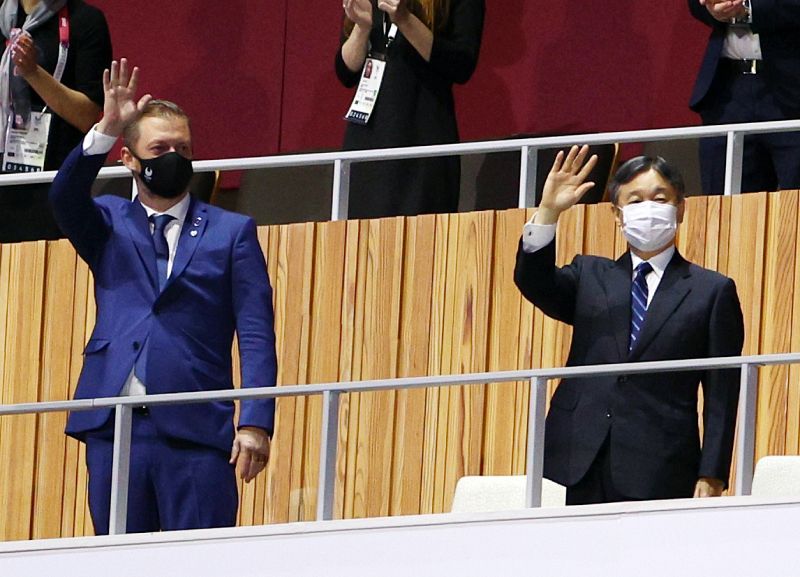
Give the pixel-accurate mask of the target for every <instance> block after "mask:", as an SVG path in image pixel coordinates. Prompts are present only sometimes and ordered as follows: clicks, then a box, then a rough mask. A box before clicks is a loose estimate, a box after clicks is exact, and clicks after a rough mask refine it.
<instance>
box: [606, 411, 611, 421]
mask: <svg viewBox="0 0 800 577" xmlns="http://www.w3.org/2000/svg"><path fill="white" fill-rule="evenodd" d="M610 418H611V411H606V419H610Z"/></svg>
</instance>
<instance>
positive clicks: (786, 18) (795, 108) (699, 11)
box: [688, 0, 800, 117]
mask: <svg viewBox="0 0 800 577" xmlns="http://www.w3.org/2000/svg"><path fill="white" fill-rule="evenodd" d="M688 2H689V9H690V10H691V12H692V15H693V16H694V17H695V18H697V19H698V20H700V21H701V22H703V23H705V24H707V25H708V26H710V27H711V35H710V36H709V39H708V47H707V48H706V52H705V56H703V62H702V64H701V65H700V71H699V73H698V75H697V81H696V83H695V86H694V91H693V92H692V97H691V100H690V101H689V106H690V107H691V108H692V110H695V111H698V112H699V111H700V110H701V109H702V108H703V104H704V103H703V100H704V99H705V97H706V96H707V95H708V94H709V93H711V92H712V91H713V88H714V80H715V77H716V72H717V65H718V64H719V60H720V58H721V57H722V44H723V42H724V40H725V32H726V25H725V24H723V23H722V22H719V21H718V20H715V19H714V18H712V17H711V15H710V14H709V13H708V10H707V9H706V7H705V6H701V5H700V2H699V0H688ZM751 7H752V14H753V23H752V30H753V32H755V33H757V34H759V39H760V42H761V53H762V57H763V59H764V80H765V82H766V83H767V85H768V86H769V87H770V89H771V90H772V91H773V93H774V94H775V98H776V100H777V102H778V105H779V106H780V107H781V109H782V110H783V112H784V113H785V114H786V115H787V116H789V117H792V116H800V0H751Z"/></svg>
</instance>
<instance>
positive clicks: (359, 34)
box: [342, 24, 370, 72]
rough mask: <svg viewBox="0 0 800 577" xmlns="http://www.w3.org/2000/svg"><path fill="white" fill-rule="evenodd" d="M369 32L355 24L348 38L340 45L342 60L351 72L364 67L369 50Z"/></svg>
mask: <svg viewBox="0 0 800 577" xmlns="http://www.w3.org/2000/svg"><path fill="white" fill-rule="evenodd" d="M369 32H370V31H369V29H365V28H362V27H361V26H359V25H358V24H356V25H355V26H354V27H353V31H352V32H351V33H350V37H349V38H348V39H347V40H345V42H344V44H342V60H344V64H345V66H347V68H348V69H349V70H350V71H351V72H358V71H359V70H361V68H362V67H363V66H364V61H365V60H366V59H367V51H368V49H369Z"/></svg>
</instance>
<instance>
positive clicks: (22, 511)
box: [0, 242, 46, 540]
mask: <svg viewBox="0 0 800 577" xmlns="http://www.w3.org/2000/svg"><path fill="white" fill-rule="evenodd" d="M45 251H46V247H45V243H44V242H37V243H23V244H18V245H13V246H7V247H5V248H4V250H3V260H4V261H5V260H6V258H7V259H8V265H7V266H8V268H7V269H6V266H4V267H3V275H2V281H3V282H4V284H7V289H3V292H4V295H3V296H5V297H6V300H5V302H6V303H8V308H7V311H6V315H5V317H6V319H5V322H6V326H7V331H8V332H7V334H6V338H5V342H4V347H3V349H4V354H3V359H4V361H3V367H2V368H3V372H2V375H3V383H4V384H5V386H4V387H3V389H2V399H3V403H30V402H35V401H37V400H38V397H39V377H40V374H39V373H40V370H41V364H40V352H39V351H40V347H41V340H42V302H43V294H44V270H45ZM6 270H8V273H7V274H6V273H5V271H6ZM9 333H10V334H9ZM36 419H37V418H36V416H35V415H18V416H12V417H6V418H4V419H2V420H0V463H3V466H2V467H0V487H2V493H1V494H0V511H3V515H2V517H0V537H2V538H3V539H5V540H12V539H25V538H27V537H28V536H29V535H30V529H31V515H32V507H31V503H32V500H33V493H34V492H33V486H34V479H35V454H36V453H35V451H36V447H35V445H36Z"/></svg>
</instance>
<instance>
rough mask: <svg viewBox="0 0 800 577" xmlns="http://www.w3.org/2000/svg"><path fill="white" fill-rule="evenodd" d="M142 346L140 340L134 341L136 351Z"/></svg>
mask: <svg viewBox="0 0 800 577" xmlns="http://www.w3.org/2000/svg"><path fill="white" fill-rule="evenodd" d="M141 346H142V345H141V344H139V341H133V350H134V351H138V350H139V347H141Z"/></svg>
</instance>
